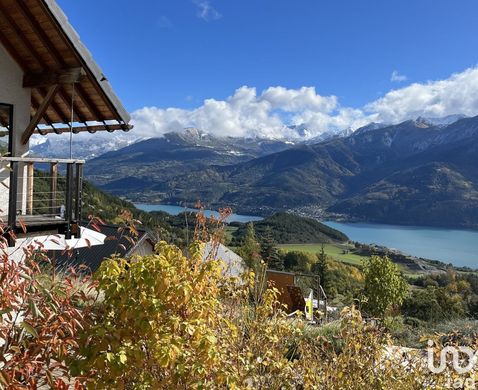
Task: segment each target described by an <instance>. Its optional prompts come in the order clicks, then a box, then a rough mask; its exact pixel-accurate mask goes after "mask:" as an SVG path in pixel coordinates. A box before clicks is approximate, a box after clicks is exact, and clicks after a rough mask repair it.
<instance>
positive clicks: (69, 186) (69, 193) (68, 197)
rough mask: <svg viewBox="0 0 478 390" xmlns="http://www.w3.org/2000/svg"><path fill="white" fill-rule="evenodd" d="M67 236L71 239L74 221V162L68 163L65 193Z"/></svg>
mask: <svg viewBox="0 0 478 390" xmlns="http://www.w3.org/2000/svg"><path fill="white" fill-rule="evenodd" d="M65 209H66V210H65V220H66V232H65V238H66V239H67V240H69V239H71V225H72V222H73V163H68V164H67V165H66V194H65Z"/></svg>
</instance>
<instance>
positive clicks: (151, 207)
mask: <svg viewBox="0 0 478 390" xmlns="http://www.w3.org/2000/svg"><path fill="white" fill-rule="evenodd" d="M135 206H136V207H137V208H138V209H140V210H143V211H148V212H149V211H164V212H166V213H168V214H171V215H178V214H180V213H183V212H184V211H197V210H196V209H191V208H188V207H181V206H170V205H167V204H145V203H136V204H135ZM204 215H205V216H206V217H210V216H211V215H214V216H215V217H218V216H219V213H218V212H217V211H212V210H204ZM261 220H262V218H261V217H255V216H253V215H239V214H232V215H231V216H230V217H229V219H228V220H227V221H228V222H254V221H261Z"/></svg>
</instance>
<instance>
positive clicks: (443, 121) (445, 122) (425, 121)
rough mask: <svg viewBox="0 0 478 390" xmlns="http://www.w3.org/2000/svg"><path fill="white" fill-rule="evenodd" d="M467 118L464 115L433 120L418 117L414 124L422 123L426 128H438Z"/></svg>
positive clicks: (431, 118)
mask: <svg viewBox="0 0 478 390" xmlns="http://www.w3.org/2000/svg"><path fill="white" fill-rule="evenodd" d="M465 118H468V117H467V116H466V115H463V114H454V115H447V116H444V117H439V118H433V117H422V116H419V117H418V118H417V119H416V122H418V123H422V124H425V125H428V126H438V127H446V126H448V125H451V124H452V123H455V122H457V121H459V120H460V119H465Z"/></svg>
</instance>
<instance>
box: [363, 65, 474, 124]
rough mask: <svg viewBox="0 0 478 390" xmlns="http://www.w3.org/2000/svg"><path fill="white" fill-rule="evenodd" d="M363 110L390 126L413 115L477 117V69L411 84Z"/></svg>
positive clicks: (391, 92)
mask: <svg viewBox="0 0 478 390" xmlns="http://www.w3.org/2000/svg"><path fill="white" fill-rule="evenodd" d="M364 109H365V111H367V112H369V113H377V114H378V115H379V117H380V119H381V120H382V121H385V122H392V123H394V122H400V121H403V120H407V119H410V118H415V117H417V116H433V117H442V116H446V115H453V114H465V115H468V116H474V115H477V114H478V68H476V67H475V68H470V69H467V70H465V71H464V72H461V73H455V74H453V75H452V76H451V77H449V78H448V79H446V80H438V81H429V82H427V83H422V84H419V83H414V84H411V85H409V86H407V87H404V88H400V89H396V90H393V91H390V92H388V93H387V94H386V95H385V96H383V97H382V98H380V99H378V100H376V101H374V102H371V103H369V104H367V105H366V106H365V107H364Z"/></svg>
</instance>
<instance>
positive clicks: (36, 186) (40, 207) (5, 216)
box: [0, 157, 85, 246]
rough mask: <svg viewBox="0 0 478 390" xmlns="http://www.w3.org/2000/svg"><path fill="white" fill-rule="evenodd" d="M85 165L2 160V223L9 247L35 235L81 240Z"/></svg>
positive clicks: (12, 159) (50, 161)
mask: <svg viewBox="0 0 478 390" xmlns="http://www.w3.org/2000/svg"><path fill="white" fill-rule="evenodd" d="M84 163H85V162H84V161H83V160H67V159H48V158H22V157H0V223H1V224H2V227H3V231H4V236H5V237H6V238H7V239H8V241H9V245H10V246H14V245H15V239H16V237H17V236H18V235H22V234H23V235H24V234H29V233H32V232H45V231H49V232H51V231H57V232H58V233H59V234H64V235H65V238H66V239H70V238H71V237H72V235H76V237H78V234H79V229H78V224H77V222H78V221H80V220H81V202H82V199H81V196H82V187H83V165H84Z"/></svg>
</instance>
